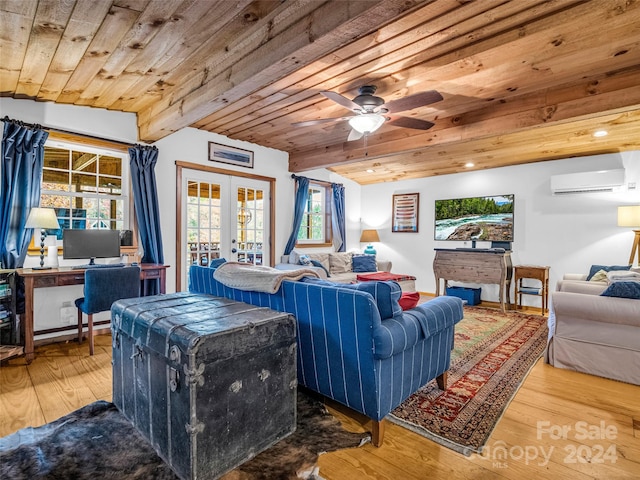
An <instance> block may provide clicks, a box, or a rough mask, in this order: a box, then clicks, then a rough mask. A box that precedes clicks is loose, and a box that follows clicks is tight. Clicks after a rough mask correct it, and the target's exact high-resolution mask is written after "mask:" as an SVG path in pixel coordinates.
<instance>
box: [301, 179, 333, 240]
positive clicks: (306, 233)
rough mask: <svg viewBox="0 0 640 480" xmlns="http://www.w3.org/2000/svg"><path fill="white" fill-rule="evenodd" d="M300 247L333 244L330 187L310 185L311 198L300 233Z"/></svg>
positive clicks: (317, 184)
mask: <svg viewBox="0 0 640 480" xmlns="http://www.w3.org/2000/svg"><path fill="white" fill-rule="evenodd" d="M297 243H298V245H301V246H305V245H306V246H326V245H330V244H331V189H330V188H329V186H328V185H322V184H320V183H314V182H310V183H309V198H308V199H307V205H306V206H305V211H304V216H303V217H302V223H301V224H300V230H299V231H298V242H297Z"/></svg>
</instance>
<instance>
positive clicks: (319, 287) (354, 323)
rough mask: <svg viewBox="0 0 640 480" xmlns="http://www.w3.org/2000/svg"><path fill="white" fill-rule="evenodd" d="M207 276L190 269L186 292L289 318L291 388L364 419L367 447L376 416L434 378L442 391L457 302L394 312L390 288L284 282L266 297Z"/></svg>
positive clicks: (377, 437) (378, 422) (380, 430)
mask: <svg viewBox="0 0 640 480" xmlns="http://www.w3.org/2000/svg"><path fill="white" fill-rule="evenodd" d="M213 273H214V269H212V268H208V267H201V266H192V267H191V268H190V270H189V291H191V292H194V293H205V294H210V295H215V296H219V297H226V298H230V299H233V300H237V301H241V302H245V303H250V304H252V305H257V306H262V307H269V308H271V309H273V310H278V311H284V312H288V313H291V314H292V315H293V316H294V317H295V318H296V319H297V325H298V328H297V339H298V354H297V356H298V358H297V366H298V381H299V383H300V384H301V385H303V386H305V387H307V388H309V389H311V390H313V391H315V392H318V393H320V394H322V395H324V396H326V397H329V398H331V399H333V400H335V401H337V402H339V403H341V404H343V405H346V406H347V407H350V408H352V409H353V410H356V411H358V412H360V413H363V414H364V415H366V416H367V417H369V418H370V419H372V420H373V428H372V437H373V439H372V440H373V443H374V444H375V445H380V444H381V443H382V437H383V436H384V424H383V423H382V420H383V419H384V417H385V416H386V415H387V414H388V413H389V412H391V411H392V410H393V409H394V408H396V407H397V406H398V405H400V404H401V403H402V402H403V401H404V400H405V399H406V398H407V397H409V395H411V394H412V393H413V392H415V391H416V390H418V389H419V388H420V387H421V386H423V385H424V384H426V383H427V382H429V381H430V380H433V379H436V378H437V380H438V386H439V387H440V388H442V389H444V388H445V385H446V372H447V370H448V369H449V363H450V358H451V349H452V348H453V335H454V326H455V324H456V323H458V322H459V321H460V320H462V317H463V313H462V301H461V300H460V299H459V298H457V297H445V296H442V297H437V298H434V299H433V300H430V301H429V302H427V303H424V304H421V305H418V306H417V307H415V308H413V309H411V310H407V311H402V309H401V308H400V307H399V305H398V299H399V298H400V295H401V290H400V287H399V285H398V284H397V283H396V282H363V283H361V284H355V285H340V284H336V283H332V282H326V281H323V280H319V279H303V281H298V282H294V281H287V280H285V281H283V282H282V285H281V287H280V289H279V290H278V291H277V292H276V293H274V294H269V293H262V292H250V291H245V290H239V289H235V288H231V287H227V286H225V285H223V284H222V283H220V282H218V281H217V280H215V279H214V277H213ZM381 313H382V315H381Z"/></svg>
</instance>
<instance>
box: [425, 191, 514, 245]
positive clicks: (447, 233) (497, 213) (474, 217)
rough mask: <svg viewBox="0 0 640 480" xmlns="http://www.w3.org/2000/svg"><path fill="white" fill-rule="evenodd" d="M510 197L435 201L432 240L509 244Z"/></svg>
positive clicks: (511, 234) (511, 231)
mask: <svg viewBox="0 0 640 480" xmlns="http://www.w3.org/2000/svg"><path fill="white" fill-rule="evenodd" d="M513 197H514V196H513V194H510V195H494V196H489V197H468V198H454V199H450V200H436V202H435V203H436V204H435V209H436V214H435V218H436V225H435V240H457V241H473V242H475V241H482V242H513Z"/></svg>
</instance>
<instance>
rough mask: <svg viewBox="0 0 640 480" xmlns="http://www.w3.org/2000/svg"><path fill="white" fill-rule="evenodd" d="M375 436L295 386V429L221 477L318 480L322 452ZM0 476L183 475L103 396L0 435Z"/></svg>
mask: <svg viewBox="0 0 640 480" xmlns="http://www.w3.org/2000/svg"><path fill="white" fill-rule="evenodd" d="M368 440H370V437H369V436H368V434H366V433H351V432H347V431H346V430H344V429H343V428H342V427H341V425H340V422H339V421H338V420H337V419H336V418H334V417H333V416H332V415H331V414H329V413H328V412H327V410H326V409H325V408H324V406H323V405H322V403H320V402H319V401H317V400H316V399H314V398H312V397H310V396H309V395H306V394H304V393H302V392H298V420H297V427H296V431H295V432H294V433H293V434H291V435H290V436H288V437H287V438H285V439H283V440H281V441H280V442H278V443H277V444H275V445H274V446H272V447H271V448H269V449H267V450H265V451H264V452H262V453H261V454H259V455H257V456H256V457H254V458H253V459H252V460H250V461H248V462H246V463H244V464H243V465H241V466H240V467H238V468H237V469H235V470H233V471H231V472H229V473H227V474H226V475H225V476H223V479H224V480H259V479H264V480H277V479H296V478H306V479H316V480H317V479H319V478H320V477H318V476H317V468H315V464H316V462H317V460H318V455H320V454H321V453H323V452H329V451H334V450H339V449H341V448H351V447H357V446H359V445H362V444H363V443H366V442H367V441H368ZM0 479H2V480H22V479H24V480H36V479H52V480H58V479H60V480H62V479H65V480H67V479H74V480H95V479H119V480H120V479H123V480H124V479H132V480H133V479H136V480H137V479H139V480H143V479H144V480H151V479H153V480H178V477H177V476H176V475H175V474H174V473H173V471H172V470H171V468H170V467H169V466H168V465H167V464H165V463H164V462H163V461H162V459H161V458H160V457H159V456H158V455H157V454H156V452H155V450H154V449H153V448H152V447H151V445H149V444H148V443H147V441H146V439H145V438H144V437H142V436H141V435H140V434H139V433H138V431H137V430H136V429H135V427H134V426H133V425H132V424H131V423H130V422H129V421H128V420H127V419H126V418H125V417H124V416H123V415H122V414H120V412H119V411H118V409H117V408H116V407H115V405H113V404H112V403H108V402H104V401H98V402H95V403H92V404H90V405H87V406H86V407H83V408H81V409H79V410H76V411H75V412H72V413H70V414H69V415H66V416H64V417H61V418H59V419H58V420H56V421H54V422H51V423H49V424H47V425H43V426H41V427H37V428H25V429H22V430H19V431H18V432H16V433H14V434H12V435H9V436H7V437H4V438H0Z"/></svg>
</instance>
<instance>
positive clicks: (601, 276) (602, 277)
mask: <svg viewBox="0 0 640 480" xmlns="http://www.w3.org/2000/svg"><path fill="white" fill-rule="evenodd" d="M589 281H590V282H606V281H607V272H605V271H604V270H598V271H597V272H596V273H594V274H593V277H591V278H590V279H589Z"/></svg>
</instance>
